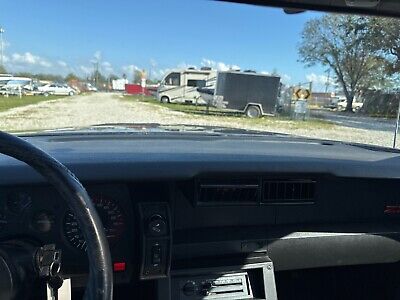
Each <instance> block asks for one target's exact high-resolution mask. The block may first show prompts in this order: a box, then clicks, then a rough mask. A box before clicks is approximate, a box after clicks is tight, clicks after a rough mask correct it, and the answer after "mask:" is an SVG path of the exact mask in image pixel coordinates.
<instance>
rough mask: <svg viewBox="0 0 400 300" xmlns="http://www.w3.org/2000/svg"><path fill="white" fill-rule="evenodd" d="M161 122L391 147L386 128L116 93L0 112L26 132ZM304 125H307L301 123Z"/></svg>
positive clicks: (9, 126)
mask: <svg viewBox="0 0 400 300" xmlns="http://www.w3.org/2000/svg"><path fill="white" fill-rule="evenodd" d="M149 122H150V123H162V124H194V125H217V126H228V127H236V128H245V129H256V130H265V131H274V132H279V133H289V134H295V135H301V136H308V137H317V138H323V139H333V140H342V141H352V142H360V143H368V144H377V145H382V146H389V147H391V146H392V141H393V133H392V132H390V131H388V130H387V128H382V129H381V130H379V129H376V128H375V129H373V130H371V129H368V128H367V129H366V128H353V127H349V126H340V125H333V126H330V127H329V128H327V127H326V126H325V127H321V128H318V127H312V126H303V124H302V123H299V122H302V121H297V122H295V121H282V120H280V121H274V120H272V121H271V119H270V121H269V122H267V121H266V122H265V123H263V122H262V120H261V122H260V120H259V121H258V122H253V120H248V119H245V118H234V117H221V116H202V115H189V114H186V113H182V112H176V111H171V110H169V109H168V108H164V107H160V106H158V105H153V104H150V103H143V102H139V101H132V102H130V101H124V100H122V99H120V98H119V97H118V95H117V94H111V93H110V94H109V93H96V94H91V95H80V96H73V97H67V98H62V99H58V100H52V101H47V102H41V103H39V104H36V105H29V106H24V107H18V108H14V109H11V110H8V111H5V112H2V113H0V130H4V131H14V132H15V131H16V132H21V131H28V130H43V129H54V128H65V127H71V126H73V127H79V126H89V125H94V124H101V123H149ZM304 125H306V124H304Z"/></svg>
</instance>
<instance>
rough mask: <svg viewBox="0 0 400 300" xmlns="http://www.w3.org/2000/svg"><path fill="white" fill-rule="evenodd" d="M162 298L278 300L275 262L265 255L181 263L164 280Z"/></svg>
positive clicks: (160, 298)
mask: <svg viewBox="0 0 400 300" xmlns="http://www.w3.org/2000/svg"><path fill="white" fill-rule="evenodd" d="M158 299H159V300H171V299H173V300H200V299H204V300H207V299H265V300H276V299H277V293H276V287H275V276H274V268H273V263H272V261H271V260H270V259H269V258H268V256H266V255H265V254H263V253H258V254H256V255H249V256H247V257H219V258H203V259H198V260H196V261H187V262H178V263H176V264H173V265H172V269H171V273H170V277H169V278H168V279H166V280H163V281H160V283H159V286H158Z"/></svg>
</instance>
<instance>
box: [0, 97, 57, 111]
mask: <svg viewBox="0 0 400 300" xmlns="http://www.w3.org/2000/svg"><path fill="white" fill-rule="evenodd" d="M61 97H64V96H53V95H50V96H48V97H45V96H43V95H37V96H22V98H19V97H18V96H10V97H8V98H6V97H3V96H0V112H1V111H6V110H9V109H11V108H15V107H21V106H26V105H30V104H37V103H40V102H43V101H49V100H54V99H59V98H61Z"/></svg>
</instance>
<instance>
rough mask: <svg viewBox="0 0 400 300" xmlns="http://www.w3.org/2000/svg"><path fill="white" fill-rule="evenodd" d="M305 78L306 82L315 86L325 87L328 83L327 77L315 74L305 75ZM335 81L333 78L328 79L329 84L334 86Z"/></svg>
mask: <svg viewBox="0 0 400 300" xmlns="http://www.w3.org/2000/svg"><path fill="white" fill-rule="evenodd" d="M306 78H307V80H308V81H312V82H313V83H315V84H321V85H325V84H326V83H327V82H328V76H325V75H317V74H315V73H311V74H307V75H306ZM334 83H335V81H334V79H333V78H329V84H334Z"/></svg>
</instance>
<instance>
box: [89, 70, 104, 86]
mask: <svg viewBox="0 0 400 300" xmlns="http://www.w3.org/2000/svg"><path fill="white" fill-rule="evenodd" d="M92 78H93V81H94V83H95V85H96V87H98V88H103V87H104V85H107V78H106V77H105V76H104V75H103V74H101V73H100V72H99V71H94V72H93V75H92Z"/></svg>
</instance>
